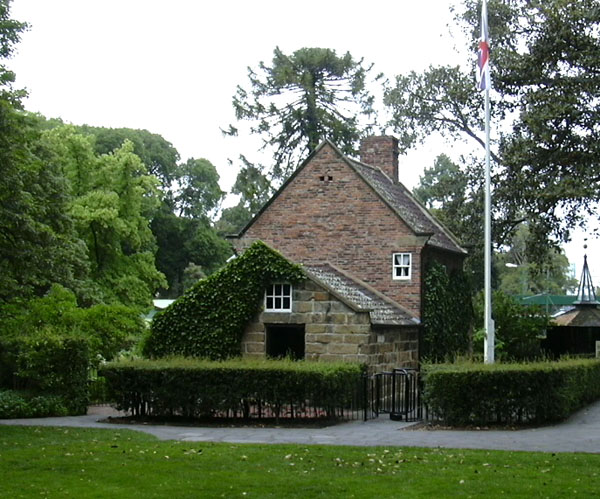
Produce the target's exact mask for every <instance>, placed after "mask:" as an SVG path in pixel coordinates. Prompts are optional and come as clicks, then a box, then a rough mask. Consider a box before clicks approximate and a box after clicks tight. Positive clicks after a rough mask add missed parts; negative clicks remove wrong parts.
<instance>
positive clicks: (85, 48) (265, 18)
mask: <svg viewBox="0 0 600 499" xmlns="http://www.w3.org/2000/svg"><path fill="white" fill-rule="evenodd" d="M452 3H454V2H452V1H451V0H398V1H396V2H390V1H389V0H388V1H382V0H371V1H370V2H364V1H361V2H357V1H354V0H345V1H341V0H320V1H315V0H304V1H302V2H293V3H292V2H281V1H274V0H254V1H248V0H245V1H240V0H230V1H227V0H222V1H221V2H200V1H192V0H169V1H168V2H167V1H165V0H160V1H158V0H103V1H101V2H99V1H92V0H51V1H49V0H13V3H12V17H13V18H15V19H18V20H20V21H26V22H27V23H29V24H30V30H29V31H28V32H26V33H25V34H23V37H22V41H21V43H20V44H19V45H18V47H17V54H16V56H15V57H14V58H13V59H12V60H11V61H10V63H9V66H10V67H11V69H13V70H14V71H15V72H16V74H17V85H18V86H20V87H25V88H26V89H27V90H28V91H29V97H28V99H27V100H26V101H25V106H26V108H27V109H28V110H30V111H35V112H40V113H41V114H43V115H44V116H47V117H60V118H62V119H63V120H64V121H66V122H70V123H74V124H89V125H95V126H105V127H113V128H116V127H129V128H142V129H147V130H149V131H150V132H153V133H158V134H160V135H162V136H163V137H164V138H165V139H167V140H168V141H169V142H171V143H172V144H173V145H174V146H175V148H176V149H177V150H178V151H179V153H180V154H181V157H182V160H186V159H187V158H190V157H194V158H206V159H208V160H210V161H211V162H212V163H213V164H214V165H215V166H216V167H217V169H218V171H219V174H220V176H221V187H222V188H223V189H224V190H226V191H228V190H229V189H230V187H231V185H232V183H233V181H234V180H235V176H236V174H237V170H236V168H235V167H231V166H228V163H227V159H228V158H232V159H235V158H237V157H238V156H239V154H240V153H244V154H246V155H247V156H248V157H249V158H250V159H252V157H253V155H254V151H255V150H256V148H257V147H258V142H256V141H255V140H250V139H246V138H243V137H241V138H227V137H223V136H222V134H221V132H220V128H225V127H227V125H228V124H230V123H233V122H234V116H233V109H232V106H231V99H232V96H233V94H234V93H235V89H236V86H237V85H238V84H245V83H246V80H247V67H248V66H251V67H256V66H257V65H258V63H259V61H265V62H269V61H270V60H271V59H272V55H273V49H274V48H275V47H276V46H279V47H280V48H281V49H282V50H283V52H284V53H292V52H293V51H295V50H297V49H299V48H302V47H324V48H332V49H335V50H336V51H337V52H338V54H344V53H345V52H346V51H349V52H350V53H351V54H352V55H353V56H354V57H356V58H361V57H364V59H365V62H367V63H374V68H373V73H378V72H382V73H384V74H385V76H386V77H388V78H390V79H392V78H393V77H394V76H395V75H397V74H405V73H407V72H409V71H411V70H415V71H422V70H423V69H425V68H426V67H427V66H429V65H430V64H432V65H437V64H459V63H461V62H463V60H464V54H465V51H466V50H467V47H466V43H465V41H464V40H462V39H460V38H458V39H455V38H452V37H451V34H450V30H449V25H450V24H451V23H452V16H451V14H450V11H449V6H450V4H452ZM454 34H455V35H456V34H457V33H456V30H454ZM492 43H493V34H492ZM459 51H462V52H463V54H462V55H461V54H459V53H458V52H459ZM473 64H475V54H473ZM473 71H474V69H473ZM492 78H493V76H492ZM454 151H455V149H454ZM441 152H446V153H449V154H450V155H451V156H456V154H453V149H452V148H451V146H449V145H448V144H446V143H444V142H443V141H440V140H432V141H431V142H430V143H427V144H426V145H424V146H423V147H420V148H419V149H418V150H417V151H415V152H413V153H411V154H409V155H408V156H406V157H404V158H401V174H400V180H401V181H402V182H403V183H404V184H405V185H407V187H409V188H412V187H414V186H415V185H416V184H417V183H418V180H419V176H420V175H421V174H422V173H423V169H424V168H425V167H430V166H432V164H433V160H434V158H435V157H436V156H437V155H438V154H439V153H441ZM589 244H590V249H589V250H588V253H590V250H592V249H593V250H596V249H597V248H596V246H598V248H600V245H598V244H597V243H595V242H594V243H592V242H590V243H589ZM582 245H583V241H582V240H581V241H576V242H575V243H574V244H573V245H572V246H571V247H572V249H570V250H569V257H570V258H571V259H572V260H573V261H574V262H575V263H577V266H578V269H580V260H581V258H582V256H581V247H582ZM594 252H595V253H596V254H598V253H597V251H594ZM597 260H598V261H597V266H598V274H600V256H599V257H598V258H597ZM590 264H591V265H592V267H593V264H594V260H591V261H590ZM592 271H594V268H592ZM593 273H594V274H595V272H593ZM577 277H579V275H578V276H577ZM597 279H598V278H595V279H594V282H596V280H597ZM596 284H600V282H597V283H596Z"/></svg>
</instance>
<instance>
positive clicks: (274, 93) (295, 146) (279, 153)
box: [225, 48, 374, 180]
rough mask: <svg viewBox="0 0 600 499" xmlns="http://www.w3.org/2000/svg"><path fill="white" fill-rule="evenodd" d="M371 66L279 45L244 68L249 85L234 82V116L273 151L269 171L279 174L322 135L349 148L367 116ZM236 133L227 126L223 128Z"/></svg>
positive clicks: (346, 56)
mask: <svg viewBox="0 0 600 499" xmlns="http://www.w3.org/2000/svg"><path fill="white" fill-rule="evenodd" d="M370 70H371V66H369V67H365V66H363V60H362V59H360V60H355V59H354V58H353V57H352V55H350V53H349V52H347V53H346V54H344V55H343V56H338V55H337V54H336V52H335V50H332V49H323V48H302V49H300V50H297V51H295V52H294V53H293V54H292V55H286V54H284V53H283V52H282V51H281V50H280V49H279V48H276V49H275V50H274V53H273V61H272V63H271V65H267V64H265V63H264V62H261V63H259V66H258V69H256V70H255V69H252V68H248V80H249V87H248V88H244V87H242V86H238V88H237V92H236V94H235V96H234V98H233V107H234V109H235V113H236V117H237V119H238V120H239V121H242V120H248V121H250V122H252V125H251V128H250V132H251V133H253V134H258V135H260V136H261V138H262V140H263V147H269V148H270V147H272V148H273V149H274V151H275V158H274V164H273V165H272V170H271V171H270V174H271V175H272V178H273V179H275V180H281V179H285V178H286V177H287V176H289V174H290V173H291V172H292V171H293V170H294V169H295V168H296V167H297V166H298V163H299V162H300V161H301V159H303V158H305V157H306V156H307V155H308V154H309V153H310V152H312V151H314V149H315V148H316V147H317V145H318V144H319V143H320V142H321V141H322V140H323V139H325V138H329V139H331V140H333V141H334V142H335V143H336V144H337V145H338V146H339V147H340V148H341V149H342V150H343V151H344V152H345V153H353V152H354V151H355V147H356V144H357V141H358V140H359V139H360V137H361V136H362V135H363V133H365V132H366V131H367V130H368V123H367V125H363V124H362V123H361V122H360V118H361V117H364V118H366V119H370V118H372V116H373V115H374V111H373V96H372V95H371V94H370V92H369V91H368V89H367V87H366V82H367V77H368V74H369V71H370ZM225 133H227V134H229V135H237V133H238V129H237V128H236V127H234V126H233V125H230V126H229V129H228V130H227V131H225Z"/></svg>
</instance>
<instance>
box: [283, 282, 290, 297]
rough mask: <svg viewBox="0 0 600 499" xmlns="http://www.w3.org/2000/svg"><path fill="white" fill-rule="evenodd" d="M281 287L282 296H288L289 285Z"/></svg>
mask: <svg viewBox="0 0 600 499" xmlns="http://www.w3.org/2000/svg"><path fill="white" fill-rule="evenodd" d="M282 287H283V296H290V294H291V286H290V285H289V284H284V285H283V286H282Z"/></svg>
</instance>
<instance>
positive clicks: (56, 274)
mask: <svg viewBox="0 0 600 499" xmlns="http://www.w3.org/2000/svg"><path fill="white" fill-rule="evenodd" d="M9 7H10V2H9V1H7V0H0V61H3V60H4V59H6V58H8V57H10V56H11V55H12V53H13V50H14V45H15V44H16V43H17V42H18V41H19V38H20V35H21V33H22V32H23V30H24V29H26V24H24V23H19V22H18V21H15V20H13V19H10V14H9ZM14 78H15V75H14V73H12V72H11V71H9V70H8V69H7V68H6V67H5V65H4V64H3V63H0V302H6V301H10V300H14V299H20V298H25V299H26V298H29V297H32V296H36V295H37V296H40V295H43V294H44V293H45V292H46V291H48V289H49V288H50V286H51V285H52V283H54V282H57V283H61V284H63V285H65V286H68V287H71V288H72V289H77V290H81V288H82V287H84V286H83V281H84V280H85V277H86V273H87V267H86V255H85V246H84V245H83V244H82V242H81V241H80V240H78V238H77V237H76V233H75V232H74V227H73V221H72V219H71V217H70V216H69V214H68V203H69V197H68V193H67V192H68V189H67V188H66V185H65V179H64V177H63V176H62V173H61V171H60V170H59V169H58V168H57V167H56V165H54V164H51V163H48V162H47V161H46V159H47V158H46V152H45V151H44V150H43V148H41V147H40V145H39V142H38V139H39V132H38V130H37V128H36V126H35V120H32V119H31V118H30V117H29V116H28V115H27V114H26V113H24V112H23V111H22V106H21V99H22V97H23V96H24V95H25V92H23V91H20V90H15V89H13V86H12V84H13V82H14Z"/></svg>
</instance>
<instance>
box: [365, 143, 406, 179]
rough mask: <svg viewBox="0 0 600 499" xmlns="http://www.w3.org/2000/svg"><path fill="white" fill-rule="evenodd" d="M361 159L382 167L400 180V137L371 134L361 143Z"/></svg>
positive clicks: (389, 175)
mask: <svg viewBox="0 0 600 499" xmlns="http://www.w3.org/2000/svg"><path fill="white" fill-rule="evenodd" d="M360 161H361V163H365V164H367V165H371V166H377V167H379V168H381V169H382V170H383V171H384V172H385V173H386V175H387V176H388V177H390V178H391V179H392V180H393V181H394V182H398V139H397V138H396V137H392V136H391V135H379V136H371V137H367V138H365V139H363V140H362V142H361V143H360Z"/></svg>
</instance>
